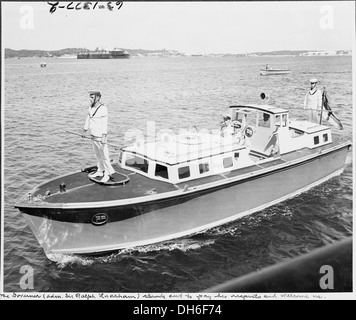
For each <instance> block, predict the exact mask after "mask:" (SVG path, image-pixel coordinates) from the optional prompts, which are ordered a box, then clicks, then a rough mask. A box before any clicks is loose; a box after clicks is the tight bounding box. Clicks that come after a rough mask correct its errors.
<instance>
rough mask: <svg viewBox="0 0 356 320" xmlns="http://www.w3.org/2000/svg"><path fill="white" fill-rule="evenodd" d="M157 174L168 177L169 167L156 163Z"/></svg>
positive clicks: (157, 175)
mask: <svg viewBox="0 0 356 320" xmlns="http://www.w3.org/2000/svg"><path fill="white" fill-rule="evenodd" d="M155 176H156V177H161V178H165V179H168V169H167V167H166V166H162V165H160V164H158V163H156V170H155Z"/></svg>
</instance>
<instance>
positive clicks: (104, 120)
mask: <svg viewBox="0 0 356 320" xmlns="http://www.w3.org/2000/svg"><path fill="white" fill-rule="evenodd" d="M89 95H90V106H89V110H88V115H87V117H86V120H85V124H84V128H83V134H82V136H83V137H85V134H86V133H87V131H89V133H90V136H91V140H92V144H93V150H94V152H95V156H96V159H97V166H98V169H97V171H96V172H94V173H93V174H91V175H90V176H91V177H93V178H94V177H103V178H102V179H101V182H107V181H109V180H110V176H111V175H112V174H113V173H115V170H114V168H113V167H112V166H111V164H110V156H109V149H108V145H107V127H108V111H107V107H106V106H105V105H104V104H103V103H101V101H100V99H101V93H100V91H96V90H94V91H89Z"/></svg>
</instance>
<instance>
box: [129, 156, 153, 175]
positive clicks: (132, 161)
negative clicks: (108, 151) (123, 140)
mask: <svg viewBox="0 0 356 320" xmlns="http://www.w3.org/2000/svg"><path fill="white" fill-rule="evenodd" d="M125 165H126V166H127V167H131V168H134V169H137V170H140V171H143V172H145V173H147V172H148V161H147V159H145V158H142V157H140V156H138V155H136V154H132V153H127V155H126V161H125Z"/></svg>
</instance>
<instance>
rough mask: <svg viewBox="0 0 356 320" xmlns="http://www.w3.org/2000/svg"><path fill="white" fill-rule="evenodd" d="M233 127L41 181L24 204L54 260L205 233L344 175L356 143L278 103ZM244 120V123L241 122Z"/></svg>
mask: <svg viewBox="0 0 356 320" xmlns="http://www.w3.org/2000/svg"><path fill="white" fill-rule="evenodd" d="M228 113H229V115H230V118H231V120H232V121H233V122H232V123H233V124H232V126H233V130H226V127H227V126H222V128H215V129H213V130H211V131H208V130H207V129H204V130H200V131H199V130H198V128H196V130H185V131H184V132H180V133H178V134H175V135H168V134H165V135H162V136H160V137H157V139H155V140H154V141H136V142H135V143H134V144H132V145H129V146H126V147H122V148H121V149H120V154H119V156H118V158H117V159H116V160H114V161H113V168H114V169H115V171H116V173H115V174H114V175H112V177H111V180H109V181H108V182H106V183H101V182H100V178H99V179H98V180H96V179H95V178H92V177H91V176H90V172H92V171H95V169H96V167H95V166H93V167H90V168H86V169H82V170H79V169H78V171H76V172H73V173H71V174H66V175H63V176H60V177H57V178H54V179H52V180H50V181H46V182H43V183H41V184H40V185H38V186H36V187H35V188H34V189H33V190H31V191H30V192H29V193H28V194H26V195H24V196H23V198H22V199H21V200H20V201H19V202H17V203H16V204H15V207H16V208H18V209H19V210H20V211H21V213H22V214H23V216H24V218H25V219H26V221H27V223H28V225H29V227H30V228H31V230H32V232H33V233H34V235H35V236H36V238H37V240H38V242H39V243H40V245H41V246H42V247H43V249H44V251H45V253H46V255H47V257H48V258H49V259H51V260H54V261H56V259H57V258H58V254H76V255H81V254H84V255H96V254H103V253H108V252H111V251H117V250H120V249H124V248H132V247H135V246H143V245H148V244H153V243H159V242H163V241H167V240H171V239H175V238H179V237H185V236H190V235H192V234H196V233H200V232H204V231H205V230H207V229H209V228H213V227H216V226H220V225H223V224H226V223H228V222H230V221H233V220H236V219H238V218H241V217H243V216H246V215H249V214H252V213H254V212H256V211H260V210H262V209H264V208H266V207H269V206H272V205H274V204H276V203H279V202H281V201H284V200H286V199H288V198H291V197H294V196H296V195H298V194H300V193H302V192H305V191H307V190H309V189H310V188H312V187H314V186H316V185H318V184H320V183H322V182H325V181H327V180H328V179H330V178H332V177H335V176H337V175H340V174H341V173H342V172H343V170H344V166H345V161H346V157H347V154H348V150H349V148H350V147H351V143H350V142H343V141H338V140H334V139H333V137H332V132H331V129H330V127H328V126H325V125H322V124H316V123H311V122H308V121H299V120H291V119H290V118H289V111H288V110H287V109H284V108H279V107H275V106H271V105H255V104H250V105H234V106H231V107H229V109H228ZM236 123H237V124H238V125H235V124H236Z"/></svg>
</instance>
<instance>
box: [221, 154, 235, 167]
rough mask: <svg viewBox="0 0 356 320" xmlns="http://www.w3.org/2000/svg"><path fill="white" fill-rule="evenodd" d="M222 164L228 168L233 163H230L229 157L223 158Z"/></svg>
mask: <svg viewBox="0 0 356 320" xmlns="http://www.w3.org/2000/svg"><path fill="white" fill-rule="evenodd" d="M223 164H224V168H230V167H232V165H233V163H232V158H231V157H228V158H224V160H223Z"/></svg>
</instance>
